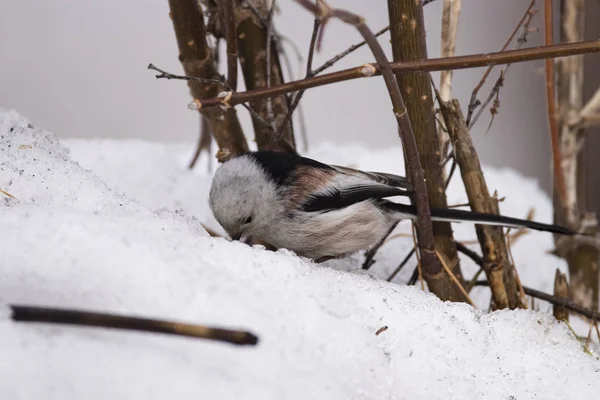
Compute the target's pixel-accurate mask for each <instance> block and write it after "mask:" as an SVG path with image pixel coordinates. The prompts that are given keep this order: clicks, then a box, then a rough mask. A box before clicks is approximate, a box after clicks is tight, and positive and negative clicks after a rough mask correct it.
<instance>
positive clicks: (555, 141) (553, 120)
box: [544, 0, 567, 213]
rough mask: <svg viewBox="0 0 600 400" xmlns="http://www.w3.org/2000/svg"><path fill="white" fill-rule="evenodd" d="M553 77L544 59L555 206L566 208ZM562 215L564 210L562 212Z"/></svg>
mask: <svg viewBox="0 0 600 400" xmlns="http://www.w3.org/2000/svg"><path fill="white" fill-rule="evenodd" d="M552 14H553V13H552V0H544V44H545V45H546V46H550V45H552V44H553V43H554V39H553V38H552V36H553V23H552V20H553V15H552ZM554 80H555V75H554V60H553V59H551V58H548V59H546V100H547V102H548V122H549V124H550V143H551V144H552V164H553V165H554V174H553V175H554V184H555V190H556V194H557V200H558V202H557V205H558V206H559V207H561V208H563V207H565V206H566V198H567V197H566V196H567V187H566V185H565V177H564V174H563V171H562V161H561V159H562V157H561V156H560V143H559V137H558V114H557V111H556V89H555V83H554V82H555V81H554ZM562 212H563V213H564V210H563V211H562Z"/></svg>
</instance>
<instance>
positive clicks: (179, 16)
mask: <svg viewBox="0 0 600 400" xmlns="http://www.w3.org/2000/svg"><path fill="white" fill-rule="evenodd" d="M169 10H170V13H169V16H170V17H171V21H172V23H173V30H174V31H175V38H176V39H177V47H178V49H179V57H178V58H179V61H180V63H181V66H182V67H183V70H184V74H185V75H186V76H195V77H199V78H208V79H211V80H213V81H212V82H209V81H207V80H204V81H202V80H200V79H197V80H188V81H187V84H188V87H189V89H190V92H191V95H192V99H202V98H205V97H218V94H219V91H220V87H219V84H217V83H216V82H215V81H214V79H215V78H219V73H218V71H217V67H216V62H215V61H216V60H215V55H216V54H217V53H218V52H215V51H214V50H213V49H211V48H210V46H209V44H208V42H207V30H206V24H205V22H204V13H203V11H202V7H200V5H199V4H198V2H197V1H196V0H169ZM197 104H199V102H197ZM196 110H198V111H199V112H200V113H201V114H203V115H205V116H206V117H207V118H208V119H209V124H210V131H211V133H212V135H213V137H214V138H215V141H216V142H217V145H218V146H219V151H220V152H227V153H229V154H231V155H236V154H241V153H245V152H247V151H248V143H247V142H246V137H245V136H244V132H243V130H242V127H241V125H240V122H239V120H238V117H237V112H236V110H235V109H227V110H219V109H206V108H205V109H201V108H200V107H197V108H196Z"/></svg>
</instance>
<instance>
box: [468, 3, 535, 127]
mask: <svg viewBox="0 0 600 400" xmlns="http://www.w3.org/2000/svg"><path fill="white" fill-rule="evenodd" d="M534 4H535V0H532V2H531V4H530V6H529V8H527V10H526V12H525V15H524V18H525V19H524V20H522V21H524V22H523V23H522V24H521V23H520V24H519V25H518V26H517V28H516V29H515V32H516V31H517V30H518V29H519V28H520V29H521V34H520V35H519V37H518V38H517V43H516V45H515V47H514V48H515V49H520V48H521V47H522V46H523V45H524V44H525V43H527V34H528V33H529V31H530V29H529V25H530V24H531V21H532V20H533V17H534V15H535V10H533V11H532V10H531V8H532V7H533V5H534ZM510 65H511V63H508V64H506V65H505V66H504V67H503V68H502V69H501V70H500V76H499V77H498V79H497V80H496V83H495V84H494V86H493V88H492V90H491V91H490V93H489V94H488V96H487V97H486V99H485V100H484V102H483V103H481V106H480V107H479V110H478V111H477V114H475V116H474V117H473V118H472V119H469V120H467V126H468V127H469V128H472V127H473V126H474V125H475V123H476V122H477V120H478V119H479V117H480V116H481V114H482V113H483V111H484V110H485V109H486V108H487V106H488V104H489V103H490V101H492V99H493V98H494V97H496V98H497V97H498V94H499V92H500V88H501V87H502V85H503V84H504V77H505V76H506V73H507V72H508V69H509V68H510ZM469 109H471V105H469ZM473 110H474V108H473ZM491 111H492V122H493V117H494V115H495V113H497V107H492V109H491ZM492 122H490V125H491V124H492ZM488 129H489V127H488Z"/></svg>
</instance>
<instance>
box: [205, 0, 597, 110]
mask: <svg viewBox="0 0 600 400" xmlns="http://www.w3.org/2000/svg"><path fill="white" fill-rule="evenodd" d="M296 1H298V0H296ZM598 52H600V41H599V40H593V41H587V42H578V43H568V44H556V45H553V46H539V47H531V48H528V49H520V50H509V51H503V52H496V53H487V54H475V55H469V56H458V57H449V58H432V59H429V60H415V61H409V62H401V63H391V64H390V66H391V68H392V69H393V70H394V71H395V72H414V71H422V72H429V71H443V70H449V69H452V70H459V69H467V68H476V67H486V66H490V65H500V64H510V63H517V62H525V61H533V60H541V59H546V58H558V57H568V56H573V55H578V54H587V53H598ZM372 66H373V68H374V71H373V72H372V73H369V74H365V70H364V65H361V66H359V67H354V68H349V69H345V70H342V71H337V72H333V73H330V74H324V75H319V76H315V77H313V78H309V79H302V80H298V81H292V82H288V83H284V84H281V85H274V86H272V87H270V88H269V89H258V90H250V91H247V92H240V93H236V94H234V95H233V96H232V97H231V99H230V101H229V104H230V105H231V106H235V105H237V104H240V103H245V102H248V101H254V100H257V99H264V98H266V97H272V96H278V95H281V94H284V93H289V92H295V91H298V90H303V89H310V88H314V87H318V86H323V85H329V84H332V83H337V82H343V81H348V80H352V79H358V78H365V77H371V76H374V75H379V74H381V70H380V68H379V66H378V65H377V64H373V65H372ZM199 99H201V98H199ZM221 100H222V99H218V98H203V99H201V100H200V101H201V104H202V106H203V107H207V108H208V107H216V106H218V105H221Z"/></svg>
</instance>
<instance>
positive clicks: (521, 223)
mask: <svg viewBox="0 0 600 400" xmlns="http://www.w3.org/2000/svg"><path fill="white" fill-rule="evenodd" d="M386 203H387V204H386V205H387V206H388V207H389V208H391V209H392V210H393V211H395V212H397V213H400V214H401V216H402V218H406V219H416V218H417V217H416V215H417V210H416V207H415V206H414V205H406V204H398V203H392V202H386ZM431 219H432V220H434V221H448V222H472V223H474V224H480V225H496V226H503V227H507V228H529V229H535V230H537V231H545V232H552V233H559V234H561V235H577V234H578V233H577V232H575V231H573V230H571V229H569V228H566V227H564V226H560V225H551V224H542V223H540V222H535V221H528V220H526V219H519V218H512V217H505V216H503V215H496V214H486V213H479V212H475V211H467V210H457V209H452V208H431Z"/></svg>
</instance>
